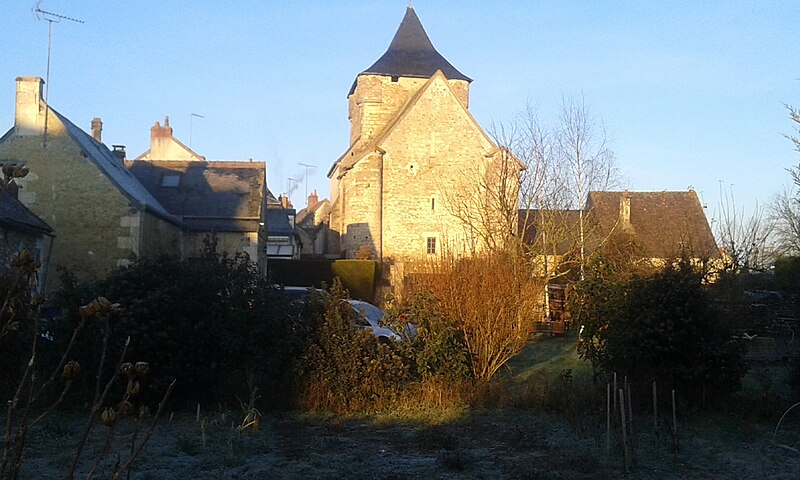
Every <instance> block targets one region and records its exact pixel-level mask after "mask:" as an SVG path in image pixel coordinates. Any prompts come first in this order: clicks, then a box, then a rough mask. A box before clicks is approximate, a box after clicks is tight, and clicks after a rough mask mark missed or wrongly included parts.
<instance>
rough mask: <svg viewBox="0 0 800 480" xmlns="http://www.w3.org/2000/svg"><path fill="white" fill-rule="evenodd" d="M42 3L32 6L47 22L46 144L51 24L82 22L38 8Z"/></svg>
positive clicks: (40, 18)
mask: <svg viewBox="0 0 800 480" xmlns="http://www.w3.org/2000/svg"><path fill="white" fill-rule="evenodd" d="M40 3H42V2H41V0H39V1H38V2H36V5H34V6H33V13H35V14H36V19H37V20H44V21H46V22H47V23H48V25H47V72H46V74H45V80H44V103H46V104H47V107H48V108H46V109H45V111H44V144H45V145H47V118H48V116H49V113H50V103H49V100H50V50H51V45H52V43H53V24H54V23H61V21H62V20H67V21H70V22H74V23H84V22H83V20H79V19H77V18H72V17H67V16H66V15H59V14H58V13H53V12H48V11H46V10H42V9H41V8H39V4H40Z"/></svg>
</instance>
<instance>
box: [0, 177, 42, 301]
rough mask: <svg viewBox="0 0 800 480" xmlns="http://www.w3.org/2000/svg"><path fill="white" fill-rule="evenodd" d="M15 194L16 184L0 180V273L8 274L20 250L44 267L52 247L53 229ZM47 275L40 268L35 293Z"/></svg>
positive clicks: (8, 180)
mask: <svg viewBox="0 0 800 480" xmlns="http://www.w3.org/2000/svg"><path fill="white" fill-rule="evenodd" d="M18 191H19V187H18V186H17V185H16V183H15V180H13V179H0V273H2V272H6V271H8V269H9V267H10V266H11V259H12V258H13V257H14V256H15V255H17V254H18V253H19V252H21V251H22V250H27V251H28V253H30V254H31V255H32V256H33V258H35V259H36V260H37V261H38V262H39V264H40V265H42V266H45V265H47V261H48V258H49V253H50V251H51V250H52V247H53V239H54V237H55V234H54V232H53V229H52V228H50V226H49V225H48V224H47V223H45V222H44V221H43V220H42V219H41V218H39V217H37V216H36V214H34V213H33V212H31V211H30V210H29V209H28V208H27V207H26V206H25V205H23V204H22V203H21V202H20V201H19V200H18V199H17V193H18ZM46 273H47V268H46V267H41V268H40V273H39V278H38V283H39V284H38V285H37V286H36V287H37V290H41V288H42V287H43V286H44V282H45V281H46Z"/></svg>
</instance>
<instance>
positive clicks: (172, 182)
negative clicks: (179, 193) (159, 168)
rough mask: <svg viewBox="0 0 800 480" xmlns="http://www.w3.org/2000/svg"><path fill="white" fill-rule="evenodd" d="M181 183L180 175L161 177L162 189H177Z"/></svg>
mask: <svg viewBox="0 0 800 480" xmlns="http://www.w3.org/2000/svg"><path fill="white" fill-rule="evenodd" d="M180 181H181V176H180V175H164V176H163V177H161V186H162V187H177V186H178V184H179V183H180Z"/></svg>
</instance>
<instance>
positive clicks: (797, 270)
mask: <svg viewBox="0 0 800 480" xmlns="http://www.w3.org/2000/svg"><path fill="white" fill-rule="evenodd" d="M775 280H776V283H777V284H778V288H779V289H781V290H783V291H785V292H791V293H800V257H780V258H778V259H776V260H775Z"/></svg>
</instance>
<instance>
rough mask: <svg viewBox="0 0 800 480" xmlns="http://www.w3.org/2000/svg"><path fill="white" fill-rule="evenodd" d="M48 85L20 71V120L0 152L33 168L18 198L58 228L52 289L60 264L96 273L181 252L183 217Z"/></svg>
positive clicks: (91, 274) (81, 274) (80, 273)
mask: <svg viewBox="0 0 800 480" xmlns="http://www.w3.org/2000/svg"><path fill="white" fill-rule="evenodd" d="M43 84H44V81H43V80H42V79H41V78H39V77H17V79H16V112H15V118H14V126H13V127H12V128H11V129H10V130H8V131H7V132H6V133H5V134H4V135H3V136H2V137H0V159H4V161H9V162H15V163H21V164H24V165H25V166H26V167H27V168H28V169H29V170H30V173H29V174H28V175H27V176H26V177H25V178H22V179H18V180H19V188H20V190H19V195H18V197H19V200H20V202H21V203H22V204H24V205H25V206H26V207H27V208H28V209H30V210H31V211H32V212H33V213H34V214H36V215H37V216H39V217H40V218H41V219H42V220H44V221H45V222H47V224H48V225H49V226H50V227H51V228H52V229H53V230H54V231H55V232H56V234H57V235H58V241H57V243H56V245H55V247H54V248H53V250H52V253H51V259H50V261H49V262H48V263H49V266H50V272H49V273H47V285H46V288H51V287H54V286H55V285H56V282H57V278H56V276H55V275H53V274H52V269H53V268H55V267H57V266H63V267H66V268H67V269H68V270H69V271H71V272H72V273H74V274H76V275H77V276H78V277H79V278H96V277H102V276H103V275H105V274H106V273H107V272H108V271H110V270H111V269H113V268H115V267H117V266H119V265H124V264H127V263H128V262H130V261H131V260H132V259H133V258H136V257H146V256H157V255H160V254H177V255H182V253H183V241H182V236H181V230H182V224H181V221H180V220H179V219H178V218H176V217H175V216H174V215H172V214H170V213H169V212H168V211H167V210H166V209H165V208H164V207H163V206H162V205H161V204H160V203H159V202H158V201H157V200H156V199H155V198H154V197H153V196H152V195H151V194H150V193H149V192H148V191H147V190H146V189H145V188H144V187H143V186H142V185H141V184H140V183H139V182H138V181H137V180H136V178H135V177H134V176H133V175H132V174H131V173H130V172H128V171H127V170H126V169H125V166H124V164H123V159H122V158H123V156H122V155H120V154H119V153H120V152H112V151H110V150H109V149H108V147H106V146H105V145H104V144H103V143H101V141H100V139H99V138H93V137H92V136H91V135H89V134H87V133H86V132H84V131H83V130H81V129H80V128H78V127H77V126H76V125H75V124H73V123H72V122H71V121H69V120H68V119H67V118H66V117H64V116H63V115H61V114H60V113H58V112H57V111H56V110H54V109H53V108H51V107H50V106H49V105H47V104H46V103H45V102H44V99H43V98H42V87H43ZM96 130H97V134H98V136H99V128H97V129H96ZM123 155H124V154H123Z"/></svg>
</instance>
